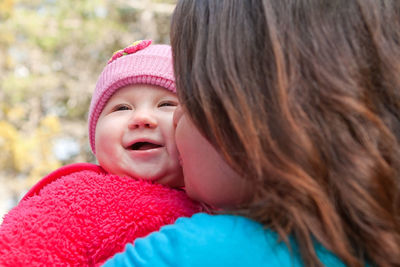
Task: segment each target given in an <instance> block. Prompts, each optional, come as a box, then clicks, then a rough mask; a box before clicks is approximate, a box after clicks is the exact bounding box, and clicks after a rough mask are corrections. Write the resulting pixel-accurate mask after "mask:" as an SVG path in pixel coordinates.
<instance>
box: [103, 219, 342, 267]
mask: <svg viewBox="0 0 400 267" xmlns="http://www.w3.org/2000/svg"><path fill="white" fill-rule="evenodd" d="M292 251H293V252H292V253H291V252H290V251H289V249H288V247H287V246H286V244H285V243H284V242H280V241H279V238H278V235H277V234H276V233H275V232H273V231H271V230H268V229H264V228H263V226H262V225H261V224H259V223H257V222H255V221H253V220H250V219H247V218H244V217H241V216H233V215H208V214H204V213H199V214H195V215H194V216H193V217H192V218H180V219H178V220H177V221H176V223H175V224H173V225H167V226H164V227H162V228H161V230H160V231H158V232H155V233H152V234H150V235H148V236H147V237H145V238H139V239H136V241H135V245H134V246H132V245H131V244H128V245H127V246H126V248H125V251H124V252H123V253H118V254H116V255H115V256H114V257H113V258H111V259H110V260H108V261H107V262H106V263H105V265H104V266H106V267H112V266H157V267H158V266H160V267H161V266H176V267H179V266H190V267H196V266H199V267H200V266H202V267H203V266H252V267H253V266H254V267H256V266H276V267H278V266H279V267H282V266H290V267H298V266H304V264H303V263H302V261H301V257H300V253H299V251H298V250H297V248H296V246H295V244H294V242H293V245H292ZM316 252H317V255H318V257H319V259H320V260H321V262H322V263H323V264H324V265H325V266H335V267H340V266H345V265H344V264H343V262H342V261H340V260H339V259H338V258H337V257H336V256H335V255H333V254H332V253H331V252H329V251H328V250H326V249H325V248H323V247H322V246H319V245H316Z"/></svg>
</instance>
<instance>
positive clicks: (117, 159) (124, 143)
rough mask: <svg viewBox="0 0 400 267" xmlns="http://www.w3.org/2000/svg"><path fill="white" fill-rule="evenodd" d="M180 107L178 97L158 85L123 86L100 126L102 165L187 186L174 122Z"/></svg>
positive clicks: (125, 173) (122, 173) (98, 153)
mask: <svg viewBox="0 0 400 267" xmlns="http://www.w3.org/2000/svg"><path fill="white" fill-rule="evenodd" d="M177 106H178V98H177V96H176V95H175V94H174V93H172V92H170V91H168V90H166V89H164V88H161V87H158V86H153V85H137V84H136V85H129V86H126V87H123V88H121V89H119V90H118V91H117V92H116V93H115V94H114V95H113V96H112V97H111V98H110V100H109V101H108V102H107V104H106V106H105V107H104V109H103V111H102V113H101V114H100V117H99V120H98V122H97V125H96V141H95V146H96V157H97V160H98V161H99V164H100V165H101V166H102V167H103V168H104V169H106V170H107V171H108V172H110V173H113V174H117V175H120V176H130V177H135V178H142V179H147V180H152V181H155V182H158V183H161V184H165V185H169V186H172V187H179V186H183V175H182V168H181V166H180V164H179V157H178V151H177V148H176V144H175V138H174V127H173V122H172V118H173V114H174V111H175V109H176V107H177Z"/></svg>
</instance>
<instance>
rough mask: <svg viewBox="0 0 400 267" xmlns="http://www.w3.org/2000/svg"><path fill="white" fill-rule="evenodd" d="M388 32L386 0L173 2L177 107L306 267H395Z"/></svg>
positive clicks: (396, 158)
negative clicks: (335, 260) (338, 266)
mask: <svg viewBox="0 0 400 267" xmlns="http://www.w3.org/2000/svg"><path fill="white" fill-rule="evenodd" d="M399 31H400V1H398V0H265V1H262V0H180V1H178V4H177V7H176V10H175V12H174V15H173V19H172V26H171V43H172V49H173V56H174V65H175V66H174V68H175V74H176V82H177V87H178V92H179V98H180V101H181V103H182V105H183V106H184V108H185V109H186V111H187V112H188V114H189V116H190V117H191V119H192V120H193V122H194V123H195V125H196V126H197V127H198V128H199V130H200V131H201V132H202V133H203V134H204V135H205V136H206V137H207V138H208V139H209V140H210V141H211V142H212V143H213V144H214V145H215V147H216V148H217V149H218V150H219V151H220V152H221V154H222V155H223V156H224V158H225V159H226V161H227V162H228V163H229V164H230V165H231V166H232V167H233V168H234V169H235V170H236V171H237V172H238V173H240V174H241V175H242V176H243V179H247V180H249V181H251V182H252V183H253V184H254V192H255V195H254V198H253V199H252V201H251V202H250V203H247V204H246V205H245V206H244V207H243V209H242V210H241V214H243V212H244V213H245V214H246V215H247V216H249V217H251V218H253V219H255V220H257V221H259V222H261V223H263V224H264V225H265V226H266V227H270V228H272V229H274V230H275V231H277V232H278V233H279V234H280V236H281V238H282V239H283V240H286V241H287V238H288V236H289V235H292V236H294V237H295V239H296V241H297V244H298V245H299V247H300V250H301V254H302V257H303V259H304V262H305V263H306V265H307V266H319V265H321V262H320V261H319V260H318V257H317V255H316V252H315V249H314V244H315V240H317V241H318V242H320V243H321V244H323V245H324V246H325V247H326V248H327V249H329V250H331V251H333V252H334V253H335V254H336V255H338V257H340V258H341V259H342V260H343V261H344V262H345V263H346V264H348V265H349V266H364V264H365V263H366V262H369V263H372V264H376V265H378V266H400V217H399V216H400V214H399V209H400V208H399V207H400V195H399V194H400V193H399V191H400V144H399V141H400V33H399Z"/></svg>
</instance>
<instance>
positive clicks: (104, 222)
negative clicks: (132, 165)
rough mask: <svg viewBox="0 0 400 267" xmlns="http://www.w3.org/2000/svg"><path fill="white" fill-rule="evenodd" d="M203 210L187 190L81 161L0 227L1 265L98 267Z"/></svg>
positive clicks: (53, 177)
mask: <svg viewBox="0 0 400 267" xmlns="http://www.w3.org/2000/svg"><path fill="white" fill-rule="evenodd" d="M199 211H201V207H200V205H199V204H197V203H195V202H193V201H191V200H190V199H189V198H188V197H187V196H186V194H185V193H184V192H183V191H180V190H175V189H171V188H168V187H166V186H162V185H159V184H154V183H151V182H148V181H144V180H135V179H132V178H127V177H120V176H117V175H111V174H107V173H106V172H105V171H104V170H103V169H102V168H101V167H99V166H97V165H94V164H88V163H82V164H72V165H68V166H65V167H63V168H60V169H58V170H56V171H55V172H53V173H51V174H49V175H48V176H46V177H45V178H43V179H42V180H41V181H40V182H39V183H38V184H36V186H34V187H33V188H32V189H31V190H30V191H29V192H28V193H27V194H26V195H25V197H24V198H23V199H22V200H21V201H20V202H19V204H18V205H17V206H16V207H15V208H14V209H12V210H11V211H10V212H9V213H8V214H7V215H6V216H5V217H4V220H3V223H2V225H1V227H0V266H44V265H51V266H55V265H59V266H68V265H74V266H94V265H99V264H100V263H102V262H104V261H105V260H106V259H108V258H109V257H111V256H112V255H114V254H115V253H117V252H120V251H122V250H123V249H124V247H125V245H126V244H127V243H129V242H133V241H134V240H135V238H137V237H143V236H145V235H147V234H148V233H150V232H153V231H156V230H158V229H159V228H160V227H161V226H163V225H165V224H171V223H174V221H175V220H176V219H177V218H178V217H181V216H191V215H193V214H194V213H196V212H199Z"/></svg>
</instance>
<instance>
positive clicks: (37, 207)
mask: <svg viewBox="0 0 400 267" xmlns="http://www.w3.org/2000/svg"><path fill="white" fill-rule="evenodd" d="M177 106H178V99H177V96H176V89H175V82H174V75H173V69H172V59H171V49H170V47H169V46H168V45H151V41H148V40H145V41H138V42H136V43H134V44H133V45H132V46H129V47H127V48H125V49H123V50H120V51H118V52H116V53H115V54H114V55H113V57H112V58H111V59H110V61H109V62H108V64H107V65H106V67H105V68H104V70H103V72H102V73H101V75H100V77H99V80H98V82H97V85H96V89H95V91H94V94H93V98H92V101H91V105H90V110H89V139H90V145H91V148H92V151H93V153H94V154H95V155H96V158H97V160H98V162H99V164H100V166H99V165H94V164H89V163H78V164H71V165H68V166H64V167H62V168H60V169H58V170H56V171H54V172H52V173H51V174H49V175H48V176H46V177H45V178H43V179H42V180H41V181H39V183H37V184H36V185H35V186H34V187H33V188H32V189H31V190H30V191H29V192H28V193H27V194H26V195H25V196H24V198H23V199H22V200H21V201H20V203H19V204H18V205H17V206H16V207H15V208H14V209H13V210H11V211H10V212H9V213H8V214H7V215H6V216H5V217H4V221H3V224H2V225H1V227H0V265H1V266H3V265H5V266H23V265H30V266H32V265H46V264H50V265H86V266H88V265H99V264H101V263H102V262H104V261H105V260H106V259H107V258H109V257H111V256H112V255H114V254H115V253H117V252H120V251H122V250H123V248H124V246H125V244H127V243H130V242H133V241H134V239H135V238H137V237H142V236H145V235H147V234H148V233H150V232H152V231H155V230H158V229H159V228H160V227H161V226H162V225H165V224H171V223H173V222H174V221H175V220H176V219H177V218H178V217H182V216H191V215H192V214H194V213H196V212H199V211H201V207H200V205H199V204H197V203H194V202H192V201H191V200H190V199H189V198H188V197H187V196H186V194H185V193H184V191H182V190H181V189H179V188H181V187H182V186H183V176H182V169H181V166H180V164H179V157H178V151H177V148H176V145H175V139H174V128H173V122H172V118H173V113H174V110H175V108H176V107H177ZM172 187H173V188H177V189H172Z"/></svg>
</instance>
